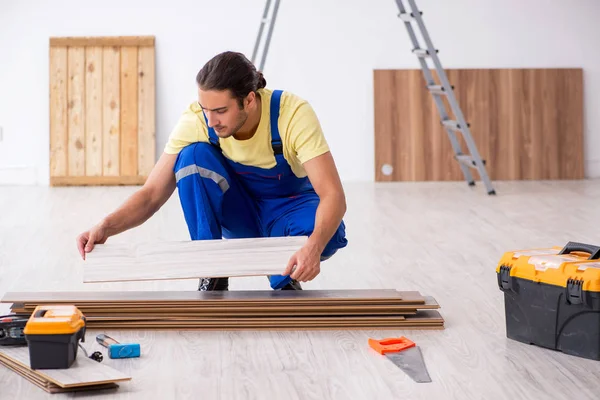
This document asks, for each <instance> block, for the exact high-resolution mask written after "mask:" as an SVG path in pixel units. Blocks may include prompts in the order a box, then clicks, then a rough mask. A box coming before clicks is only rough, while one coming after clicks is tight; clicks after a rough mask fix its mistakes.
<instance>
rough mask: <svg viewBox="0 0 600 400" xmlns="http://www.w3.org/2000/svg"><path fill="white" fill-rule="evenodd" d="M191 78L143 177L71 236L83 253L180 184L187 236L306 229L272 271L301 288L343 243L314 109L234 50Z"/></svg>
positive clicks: (331, 172)
mask: <svg viewBox="0 0 600 400" xmlns="http://www.w3.org/2000/svg"><path fill="white" fill-rule="evenodd" d="M196 81H197V83H198V101H197V102H194V103H192V104H191V105H190V106H189V107H188V108H187V109H186V110H185V112H184V113H183V115H182V116H181V118H180V120H179V122H178V123H177V125H176V126H175V128H174V129H173V131H172V132H171V135H170V137H169V141H168V143H167V145H166V146H165V149H164V152H163V154H162V156H161V157H160V159H159V160H158V162H157V163H156V165H155V167H154V169H153V170H152V172H151V173H150V176H149V177H148V180H147V181H146V183H145V184H144V186H143V187H142V188H141V189H140V190H139V191H137V192H136V193H135V194H133V195H132V196H131V197H130V198H129V199H127V201H126V202H125V203H124V204H123V205H121V206H120V207H119V208H118V209H117V210H116V211H115V212H113V213H111V214H109V215H108V216H106V217H105V218H104V219H103V220H102V221H101V222H100V223H98V224H97V225H96V226H94V227H93V228H91V229H90V230H89V231H87V232H84V233H82V234H81V235H79V236H78V237H77V245H78V248H79V252H80V254H81V256H82V257H83V258H84V259H85V253H87V252H90V251H92V249H93V248H94V244H95V243H104V242H105V241H106V240H107V238H108V237H110V236H113V235H116V234H118V233H121V232H123V231H125V230H127V229H130V228H133V227H135V226H138V225H140V224H142V223H143V222H145V221H146V220H147V219H148V218H150V217H151V216H152V215H153V214H154V213H155V212H156V211H157V210H158V209H159V208H160V207H161V206H162V205H163V204H164V203H165V202H166V201H167V199H168V198H169V197H170V196H171V194H172V193H173V191H174V190H175V188H176V187H177V188H178V191H179V198H180V201H181V205H182V208H183V213H184V217H185V221H186V223H187V226H188V230H189V232H190V236H191V239H192V240H206V239H221V238H223V237H225V238H228V239H231V238H250V237H272V236H308V237H309V238H308V240H307V242H306V244H305V245H304V246H303V247H302V248H301V249H300V250H298V251H297V252H296V253H295V254H294V255H293V256H292V257H291V258H290V260H289V262H288V264H287V266H282V275H277V276H270V277H269V280H270V283H271V287H272V288H273V289H284V290H301V286H300V284H299V282H306V281H310V280H312V279H314V278H315V277H316V276H317V275H318V274H319V272H320V262H321V261H322V260H325V259H327V258H329V257H331V256H332V255H333V254H334V253H335V252H336V251H337V250H338V249H340V248H342V247H345V246H346V245H347V240H346V237H345V226H344V222H343V221H342V217H343V215H344V214H345V211H346V201H345V195H344V191H343V189H342V185H341V182H340V178H339V175H338V172H337V169H336V166H335V163H334V160H333V158H332V156H331V153H330V151H329V147H328V145H327V142H326V140H325V138H324V135H323V132H322V130H321V126H320V124H319V121H318V119H317V116H316V115H315V113H314V111H313V109H312V108H311V106H310V105H309V104H308V103H307V102H306V101H304V100H303V99H301V98H300V97H298V96H295V95H294V94H292V93H289V92H281V91H278V90H275V91H273V90H270V89H267V88H266V87H265V86H266V81H265V79H264V77H263V75H262V73H261V72H259V71H257V70H256V68H255V67H254V65H253V64H252V63H251V62H250V61H249V60H248V59H247V58H246V57H245V56H244V55H242V54H240V53H235V52H225V53H221V54H218V55H217V56H215V57H214V58H213V59H211V60H210V61H209V62H208V63H207V64H206V65H204V67H203V68H202V69H201V70H200V72H199V73H198V75H197V77H196ZM228 279H229V278H228V277H223V278H211V279H209V278H202V279H200V285H199V288H198V290H228V287H229V284H228Z"/></svg>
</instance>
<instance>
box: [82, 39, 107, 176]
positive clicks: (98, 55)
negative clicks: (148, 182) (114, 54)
mask: <svg viewBox="0 0 600 400" xmlns="http://www.w3.org/2000/svg"><path fill="white" fill-rule="evenodd" d="M85 58H86V68H85V117H86V118H85V175H86V176H101V175H102V132H103V130H102V108H103V106H102V64H103V62H102V47H87V48H86V49H85Z"/></svg>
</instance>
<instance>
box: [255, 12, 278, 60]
mask: <svg viewBox="0 0 600 400" xmlns="http://www.w3.org/2000/svg"><path fill="white" fill-rule="evenodd" d="M279 1H280V0H275V4H274V5H273V10H272V11H271V10H270V8H271V0H267V3H266V4H265V9H264V11H263V15H262V19H261V21H260V28H258V36H257V37H256V43H255V44H254V50H253V51H252V59H251V60H250V61H252V64H254V65H256V68H257V69H258V70H259V71H262V70H263V68H264V66H265V60H266V58H267V53H268V52H269V45H270V44H271V36H272V35H273V28H274V27H275V20H276V19H277V11H278V10H279ZM269 11H271V17H269ZM267 23H268V24H269V29H268V32H267V39H266V42H265V44H264V46H263V47H262V56H261V57H260V64H256V60H257V57H258V53H259V50H260V49H261V47H260V44H261V41H262V37H263V34H264V33H265V24H267Z"/></svg>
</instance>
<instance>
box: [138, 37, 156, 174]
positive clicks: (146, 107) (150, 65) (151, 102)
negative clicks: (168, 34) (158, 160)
mask: <svg viewBox="0 0 600 400" xmlns="http://www.w3.org/2000/svg"><path fill="white" fill-rule="evenodd" d="M154 64H155V60H154V47H140V48H139V54H138V70H139V71H138V91H139V94H138V107H139V110H138V117H139V118H138V174H139V175H141V176H148V175H150V171H151V170H152V167H154V163H155V151H156V118H155V108H156V105H155V80H156V76H155V67H154Z"/></svg>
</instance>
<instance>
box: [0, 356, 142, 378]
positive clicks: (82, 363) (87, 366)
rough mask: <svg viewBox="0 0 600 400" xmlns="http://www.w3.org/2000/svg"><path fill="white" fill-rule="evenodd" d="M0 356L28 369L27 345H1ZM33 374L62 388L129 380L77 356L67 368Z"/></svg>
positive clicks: (124, 375)
mask: <svg viewBox="0 0 600 400" xmlns="http://www.w3.org/2000/svg"><path fill="white" fill-rule="evenodd" d="M0 357H3V358H4V359H7V358H8V359H9V360H10V361H11V362H12V363H14V364H17V365H19V366H20V367H21V368H22V369H30V363H29V348H28V347H27V346H2V347H0ZM34 373H35V375H38V376H40V377H42V378H43V379H45V380H47V381H49V382H52V383H54V384H55V385H57V386H60V387H62V388H70V387H80V386H88V385H100V384H106V383H116V382H123V381H129V380H131V377H130V376H127V375H126V374H123V373H122V372H120V371H118V370H115V369H114V368H111V367H109V366H107V365H103V364H100V363H98V362H97V361H93V360H91V359H89V358H86V357H77V358H76V359H75V361H74V362H73V364H72V365H71V367H69V368H67V369H37V370H35V371H34Z"/></svg>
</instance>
